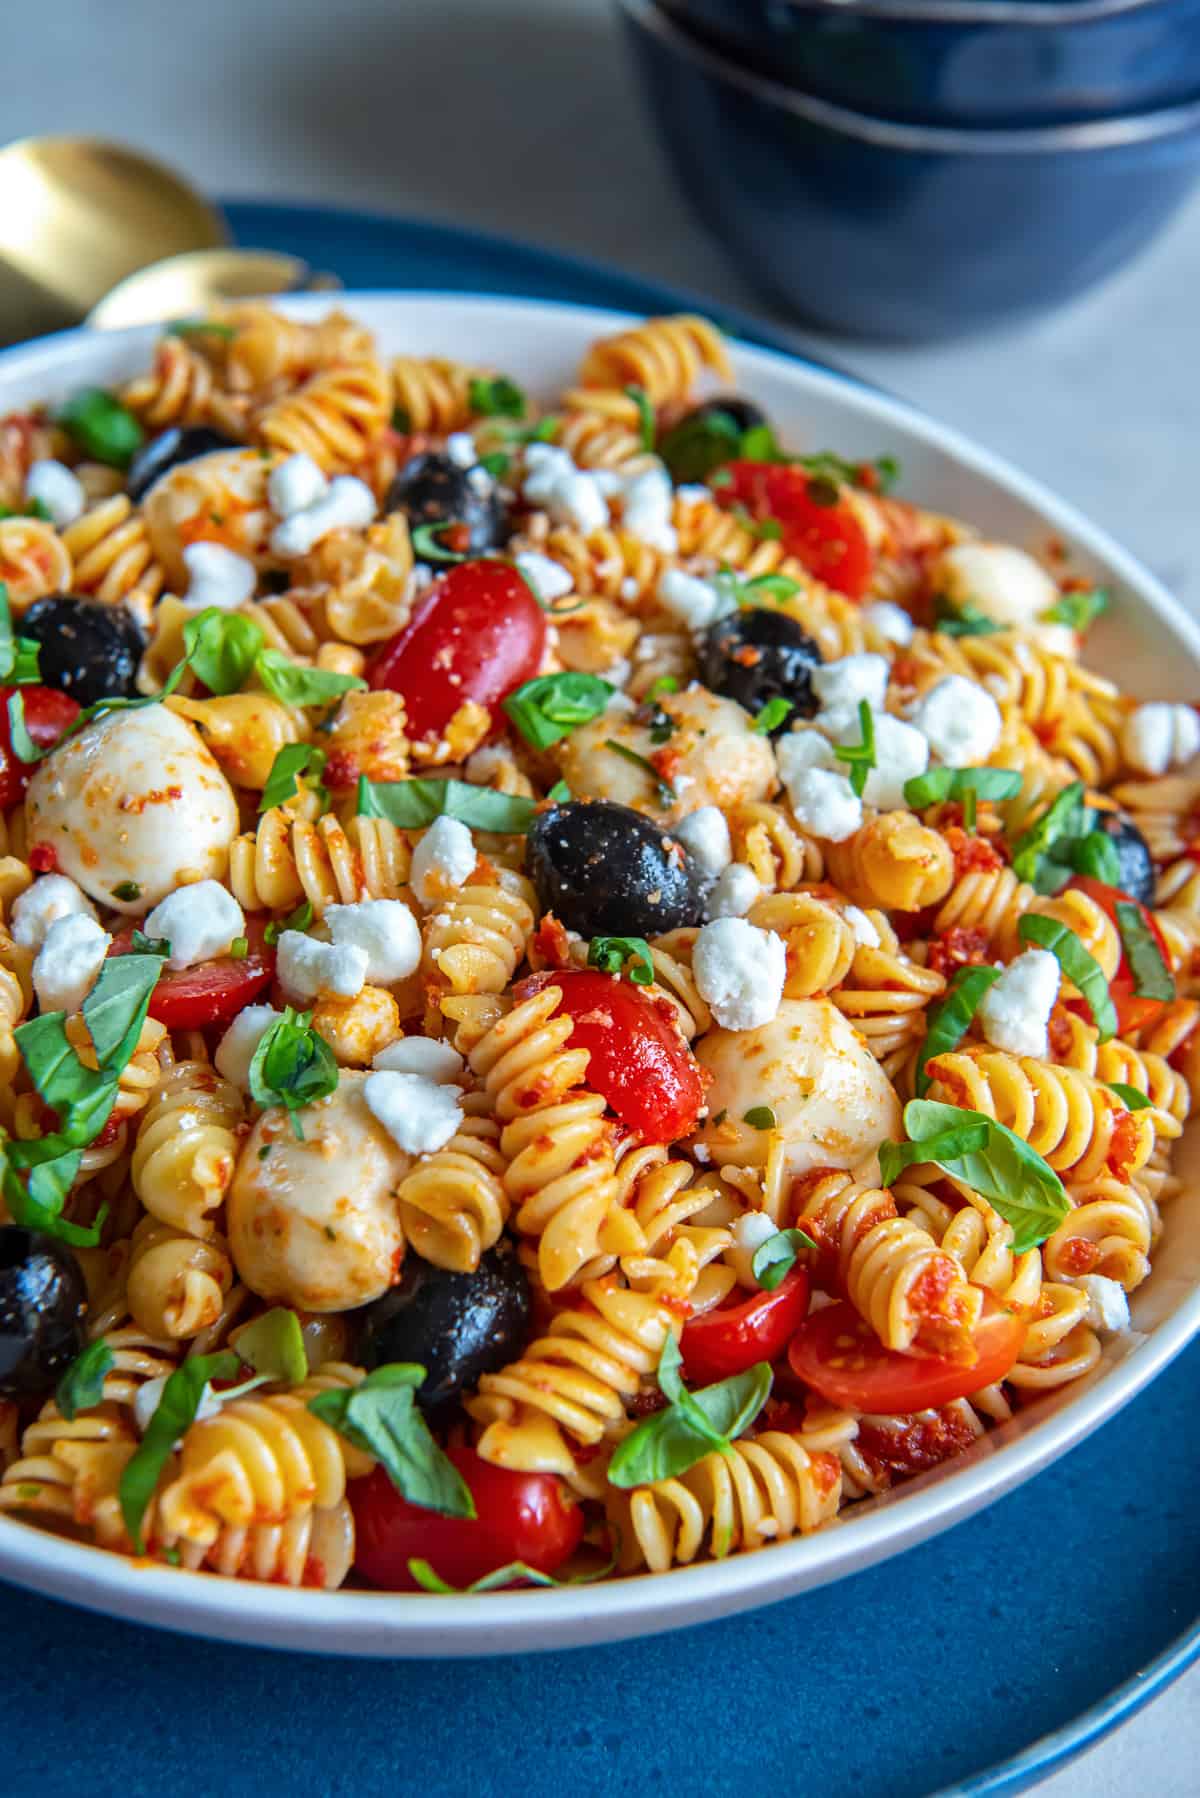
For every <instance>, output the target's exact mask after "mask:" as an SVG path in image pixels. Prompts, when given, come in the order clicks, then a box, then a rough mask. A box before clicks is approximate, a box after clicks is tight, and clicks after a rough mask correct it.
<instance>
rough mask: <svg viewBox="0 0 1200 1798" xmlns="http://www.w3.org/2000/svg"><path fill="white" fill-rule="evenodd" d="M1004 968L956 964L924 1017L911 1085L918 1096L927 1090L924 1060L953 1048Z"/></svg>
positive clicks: (968, 1026)
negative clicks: (948, 981) (923, 1033)
mask: <svg viewBox="0 0 1200 1798" xmlns="http://www.w3.org/2000/svg"><path fill="white" fill-rule="evenodd" d="M1002 972H1003V969H1001V968H989V967H975V968H956V969H955V971H954V977H953V979H952V980H951V982H950V985H949V987H948V988H947V989H946V993H945V996H944V998H942V999H941V1000H939V1002H938V1004H936V1005H934V1006H932V1007H931V1008H930V1010H929V1011H928V1013H927V1014H926V1017H927V1028H926V1031H925V1040H924V1042H923V1043H922V1044H921V1052H920V1054H919V1055H918V1056H917V1066H916V1074H915V1078H914V1085H915V1087H916V1093H917V1097H918V1098H919V1099H923V1098H924V1097H925V1094H926V1093H927V1092H928V1091H929V1075H928V1074H927V1073H926V1072H925V1063H926V1062H927V1061H931V1060H932V1059H933V1057H934V1056H935V1055H947V1054H949V1052H950V1050H951V1049H956V1048H957V1047H958V1045H959V1043H960V1042H961V1041H962V1039H963V1037H964V1036H965V1035H966V1034H967V1031H968V1030H969V1029H970V1027H971V1019H972V1018H973V1017H974V1016H975V1013H976V1011H977V1010H978V1009H979V1002H980V1000H981V999H982V998H983V995H984V994H985V993H986V992H987V990H988V988H989V987H990V986H993V985H994V984H995V982H996V981H997V980H999V978H1000V975H1001V973H1002Z"/></svg>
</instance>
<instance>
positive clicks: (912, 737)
mask: <svg viewBox="0 0 1200 1798" xmlns="http://www.w3.org/2000/svg"><path fill="white" fill-rule="evenodd" d="M873 722H874V725H875V766H874V767H873V768H872V769H871V770H870V772H869V773H868V775H867V784H866V786H865V787H864V788H863V798H864V800H865V801H866V803H867V804H868V805H875V806H878V807H879V810H880V811H883V812H890V811H893V810H894V809H895V808H896V807H897V806H900V805H903V804H904V783H905V781H907V780H913V779H914V778H915V777H916V776H917V775H918V774H924V772H925V770H926V768H928V766H929V744H928V743H927V742H926V741H925V738H924V737H923V736H922V735H921V732H920V731H919V730H917V729H916V728H915V726H913V725H911V724H902V723H901V721H900V719H899V718H893V717H892V716H891V714H890V713H888V712H877V713H876V714H875V716H874V720H873ZM856 740H858V739H857V738H856Z"/></svg>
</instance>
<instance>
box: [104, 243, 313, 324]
mask: <svg viewBox="0 0 1200 1798" xmlns="http://www.w3.org/2000/svg"><path fill="white" fill-rule="evenodd" d="M341 285H342V284H341V281H340V280H339V279H338V277H337V276H336V275H332V274H326V273H321V272H318V271H316V270H314V269H312V268H310V267H309V265H308V263H307V262H302V261H301V260H300V259H299V257H296V256H284V255H279V254H277V253H276V252H274V251H272V250H239V249H219V250H193V251H191V252H190V253H188V254H186V255H182V256H169V257H167V258H166V259H165V260H164V261H162V262H154V263H151V265H150V266H149V267H148V268H141V269H138V270H137V272H136V273H135V274H132V275H128V276H127V277H126V278H125V280H124V281H121V282H119V283H118V285H117V286H116V287H114V288H113V290H112V292H111V293H107V294H105V296H104V298H103V299H102V300H101V301H100V303H99V305H97V306H94V307H93V308H92V310H91V312H90V313H89V314H88V318H87V322H88V324H89V325H93V326H95V327H97V328H98V329H100V330H105V331H110V330H115V329H119V328H121V327H123V326H126V325H145V324H152V323H155V322H157V321H159V320H162V319H169V318H202V317H203V316H204V315H205V314H206V313H207V312H208V311H210V310H211V308H212V307H213V306H214V305H215V304H216V303H218V302H219V301H221V300H236V299H248V298H250V297H252V296H259V295H265V294H282V293H307V292H312V291H316V290H322V289H323V290H332V289H336V288H340V287H341Z"/></svg>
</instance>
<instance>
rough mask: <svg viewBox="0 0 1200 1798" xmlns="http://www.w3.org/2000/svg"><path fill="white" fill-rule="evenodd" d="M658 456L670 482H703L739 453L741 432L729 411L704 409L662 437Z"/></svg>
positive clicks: (709, 407)
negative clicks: (666, 470) (667, 471)
mask: <svg viewBox="0 0 1200 1798" xmlns="http://www.w3.org/2000/svg"><path fill="white" fill-rule="evenodd" d="M658 453H659V455H660V456H661V457H662V459H663V461H664V462H665V463H666V465H667V468H668V470H669V471H670V475H671V479H672V480H673V481H681V482H696V481H706V480H707V479H708V477H709V475H711V474H712V472H713V470H714V469H717V468H720V467H721V465H722V464H723V463H725V462H732V461H733V460H734V458H735V457H736V456H739V455H740V454H741V453H742V431H741V427H740V426H739V425H738V422H737V420H736V419H735V418H734V417H733V415H732V413H730V412H722V411H721V410H720V408H719V407H715V406H707V407H705V408H704V409H703V410H702V411H699V412H693V413H690V414H689V416H688V417H686V418H683V419H681V420H680V421H679V423H678V424H677V425H676V426H675V427H674V429H673V430H670V431H668V432H667V433H666V435H665V436H664V437H663V438H662V441H661V442H660V443H659V446H658Z"/></svg>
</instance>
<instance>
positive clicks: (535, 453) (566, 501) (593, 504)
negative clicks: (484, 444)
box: [524, 443, 608, 535]
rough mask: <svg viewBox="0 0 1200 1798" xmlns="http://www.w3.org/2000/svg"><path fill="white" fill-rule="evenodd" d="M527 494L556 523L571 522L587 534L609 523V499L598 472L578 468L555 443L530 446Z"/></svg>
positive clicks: (525, 483) (526, 461)
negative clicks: (596, 475)
mask: <svg viewBox="0 0 1200 1798" xmlns="http://www.w3.org/2000/svg"><path fill="white" fill-rule="evenodd" d="M524 494H525V498H526V499H527V500H528V501H529V503H530V504H531V505H534V506H540V507H541V508H542V509H543V510H544V511H545V512H547V513H548V514H549V516H550V518H551V519H552V520H553V522H554V523H555V524H564V525H570V526H572V527H573V528H574V529H575V530H577V531H582V532H583V533H584V534H585V535H586V534H587V533H588V532H589V531H599V530H603V529H604V527H605V525H607V523H608V502H607V500H606V499H605V497H604V494H603V493H602V492H601V490H600V483H599V482H598V481H597V480H596V477H595V475H593V474H590V473H587V472H586V471H585V470H584V469H582V468H576V466H575V464H574V462H573V461H572V460H571V458H570V456H569V455H568V454H567V452H566V450H564V449H559V448H558V447H557V446H556V445H555V444H552V443H531V444H529V445H528V446H527V448H526V450H525V481H524Z"/></svg>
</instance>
